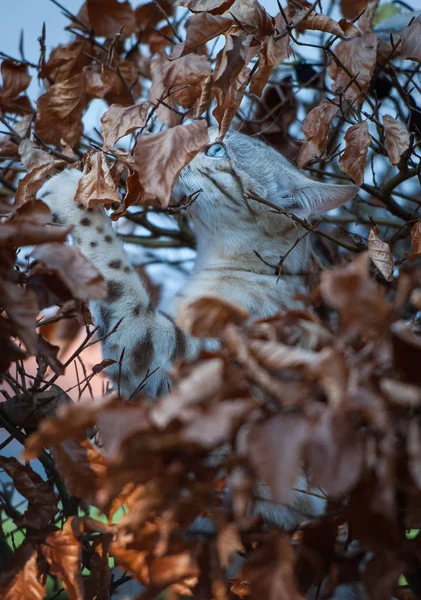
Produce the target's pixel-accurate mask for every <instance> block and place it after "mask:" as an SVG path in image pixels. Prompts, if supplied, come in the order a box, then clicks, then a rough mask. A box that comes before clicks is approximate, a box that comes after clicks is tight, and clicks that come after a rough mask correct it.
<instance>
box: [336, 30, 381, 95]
mask: <svg viewBox="0 0 421 600" xmlns="http://www.w3.org/2000/svg"><path fill="white" fill-rule="evenodd" d="M377 45H378V39H377V36H376V35H374V33H367V34H365V35H362V36H361V37H357V38H352V39H350V40H343V41H341V42H339V44H338V45H337V46H335V49H334V51H333V52H334V54H335V56H336V57H337V59H338V61H339V62H338V63H337V62H335V60H334V59H333V58H332V59H331V63H330V66H329V70H328V72H329V75H330V77H331V78H332V79H333V85H332V90H333V91H334V92H335V93H338V94H343V97H344V98H345V99H346V100H349V101H350V102H356V103H357V104H361V103H362V102H363V100H364V93H366V92H367V90H368V88H369V87H370V82H371V78H372V76H373V71H374V66H375V64H376V56H377ZM341 65H343V66H344V67H345V68H346V69H347V72H346V71H345V70H344V69H343V68H342V66H341ZM348 73H349V75H348ZM350 76H351V77H350ZM351 78H352V79H351Z"/></svg>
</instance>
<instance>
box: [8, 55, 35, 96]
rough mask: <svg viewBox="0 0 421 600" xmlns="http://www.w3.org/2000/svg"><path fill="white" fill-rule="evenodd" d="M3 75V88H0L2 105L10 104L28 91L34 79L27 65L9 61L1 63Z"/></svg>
mask: <svg viewBox="0 0 421 600" xmlns="http://www.w3.org/2000/svg"><path fill="white" fill-rule="evenodd" d="M1 75H2V78H3V87H2V88H0V104H8V103H9V102H11V101H12V100H14V99H15V98H17V97H18V96H19V94H20V93H21V92H24V91H25V90H26V88H27V87H28V85H29V84H30V82H31V79H32V77H31V76H30V75H29V74H28V67H27V65H26V64H25V63H17V62H14V61H13V60H9V59H6V60H3V62H2V63H1Z"/></svg>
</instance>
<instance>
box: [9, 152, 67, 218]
mask: <svg viewBox="0 0 421 600" xmlns="http://www.w3.org/2000/svg"><path fill="white" fill-rule="evenodd" d="M44 158H45V161H46V160H47V159H46V157H44V156H40V155H37V157H35V156H33V159H34V161H40V165H39V166H38V167H34V168H32V169H31V171H29V173H27V174H26V175H25V177H22V179H20V180H19V184H18V188H17V190H16V196H15V203H14V206H15V208H20V207H21V206H23V205H24V204H26V203H27V202H31V201H34V200H35V197H36V195H37V193H38V191H39V190H40V189H41V186H42V184H43V183H44V181H45V180H46V178H47V177H48V176H49V175H56V174H57V172H58V169H62V168H63V167H64V166H65V165H66V164H67V163H65V162H64V161H62V160H52V161H50V162H44ZM28 159H29V160H31V159H30V158H29V157H28Z"/></svg>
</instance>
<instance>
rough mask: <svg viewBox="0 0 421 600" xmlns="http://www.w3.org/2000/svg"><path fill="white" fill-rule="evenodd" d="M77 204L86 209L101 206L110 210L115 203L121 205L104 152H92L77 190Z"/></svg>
mask: <svg viewBox="0 0 421 600" xmlns="http://www.w3.org/2000/svg"><path fill="white" fill-rule="evenodd" d="M75 202H80V204H82V205H83V206H85V207H86V208H95V207H96V206H100V205H101V204H103V205H104V206H105V207H107V208H109V207H110V206H111V205H112V204H114V203H117V204H119V203H120V197H119V195H118V194H117V190H116V185H115V183H114V181H113V178H112V176H111V173H110V168H109V166H108V165H107V159H106V158H105V154H104V153H103V152H100V151H98V152H92V153H91V154H90V155H89V156H88V158H87V160H86V161H85V165H84V167H83V175H82V177H81V178H80V180H79V183H78V186H77V190H76V195H75Z"/></svg>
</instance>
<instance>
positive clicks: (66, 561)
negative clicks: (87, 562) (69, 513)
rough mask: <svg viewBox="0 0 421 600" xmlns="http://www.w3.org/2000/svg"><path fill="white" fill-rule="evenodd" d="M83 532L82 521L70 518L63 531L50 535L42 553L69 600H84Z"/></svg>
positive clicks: (58, 530) (42, 547) (42, 548)
mask: <svg viewBox="0 0 421 600" xmlns="http://www.w3.org/2000/svg"><path fill="white" fill-rule="evenodd" d="M82 532H83V526H82V521H81V520H80V519H79V518H78V517H70V518H69V519H67V521H66V522H65V524H64V526H63V529H62V530H60V529H57V530H56V531H53V532H52V533H49V534H48V535H47V537H46V538H45V543H43V544H41V546H40V548H41V552H42V554H43V555H44V557H45V558H46V560H47V562H48V564H49V566H50V573H51V575H55V576H56V577H58V578H59V579H60V580H61V581H62V583H63V586H64V589H65V590H66V592H67V593H68V595H69V600H84V594H83V579H82V572H81V561H82V543H81V537H82Z"/></svg>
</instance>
